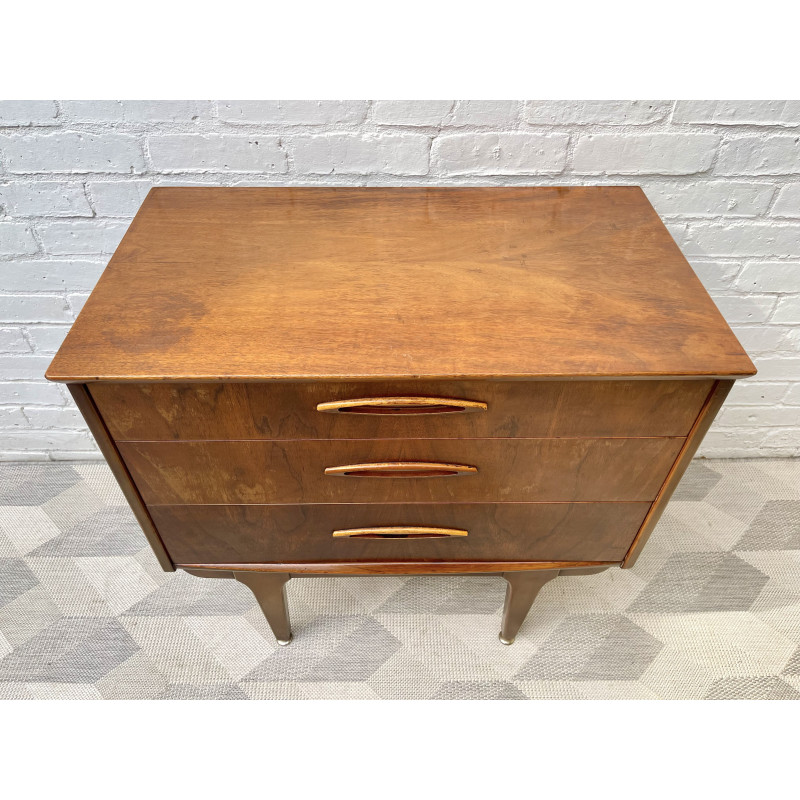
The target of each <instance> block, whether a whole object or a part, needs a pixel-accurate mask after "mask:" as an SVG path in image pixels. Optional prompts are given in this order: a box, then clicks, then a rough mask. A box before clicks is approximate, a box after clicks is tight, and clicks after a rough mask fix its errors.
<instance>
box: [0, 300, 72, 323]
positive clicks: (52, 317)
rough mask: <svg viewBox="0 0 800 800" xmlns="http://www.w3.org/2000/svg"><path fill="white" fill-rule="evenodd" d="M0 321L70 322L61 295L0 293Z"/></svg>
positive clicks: (64, 301) (70, 318) (70, 319)
mask: <svg viewBox="0 0 800 800" xmlns="http://www.w3.org/2000/svg"><path fill="white" fill-rule="evenodd" d="M0 322H72V317H71V315H70V313H69V308H68V307H67V303H66V300H65V299H64V296H63V295H46V294H29V295H0Z"/></svg>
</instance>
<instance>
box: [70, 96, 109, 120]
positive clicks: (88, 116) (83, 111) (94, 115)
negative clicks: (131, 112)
mask: <svg viewBox="0 0 800 800" xmlns="http://www.w3.org/2000/svg"><path fill="white" fill-rule="evenodd" d="M61 112H62V113H63V114H64V116H65V117H67V118H68V119H69V120H70V121H74V122H122V117H123V108H122V101H121V100H62V101H61Z"/></svg>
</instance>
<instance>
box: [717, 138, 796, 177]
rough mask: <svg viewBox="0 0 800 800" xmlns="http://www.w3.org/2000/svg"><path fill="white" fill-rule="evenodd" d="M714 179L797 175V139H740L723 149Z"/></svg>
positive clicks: (727, 143)
mask: <svg viewBox="0 0 800 800" xmlns="http://www.w3.org/2000/svg"><path fill="white" fill-rule="evenodd" d="M714 171H715V172H716V174H717V175H791V174H796V173H798V172H800V136H779V135H778V136H767V137H766V138H762V137H760V136H741V137H739V138H736V139H731V140H730V141H728V142H725V144H723V145H722V149H721V150H720V154H719V159H718V160H717V166H716V168H715V170H714Z"/></svg>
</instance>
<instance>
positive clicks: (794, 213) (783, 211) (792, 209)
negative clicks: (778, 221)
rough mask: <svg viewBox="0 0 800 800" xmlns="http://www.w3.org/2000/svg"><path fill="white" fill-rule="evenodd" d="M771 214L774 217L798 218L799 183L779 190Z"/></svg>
mask: <svg viewBox="0 0 800 800" xmlns="http://www.w3.org/2000/svg"><path fill="white" fill-rule="evenodd" d="M772 214H773V216H776V217H800V183H789V184H787V185H786V186H784V187H783V188H782V189H781V190H780V192H779V193H778V198H777V200H775V205H774V206H773V207H772Z"/></svg>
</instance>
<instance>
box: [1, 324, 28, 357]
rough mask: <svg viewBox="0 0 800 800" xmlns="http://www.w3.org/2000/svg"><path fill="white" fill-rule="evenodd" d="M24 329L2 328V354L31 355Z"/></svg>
mask: <svg viewBox="0 0 800 800" xmlns="http://www.w3.org/2000/svg"><path fill="white" fill-rule="evenodd" d="M30 352H31V346H30V345H29V344H28V342H27V340H26V339H25V336H24V335H23V333H22V328H0V353H30Z"/></svg>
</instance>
